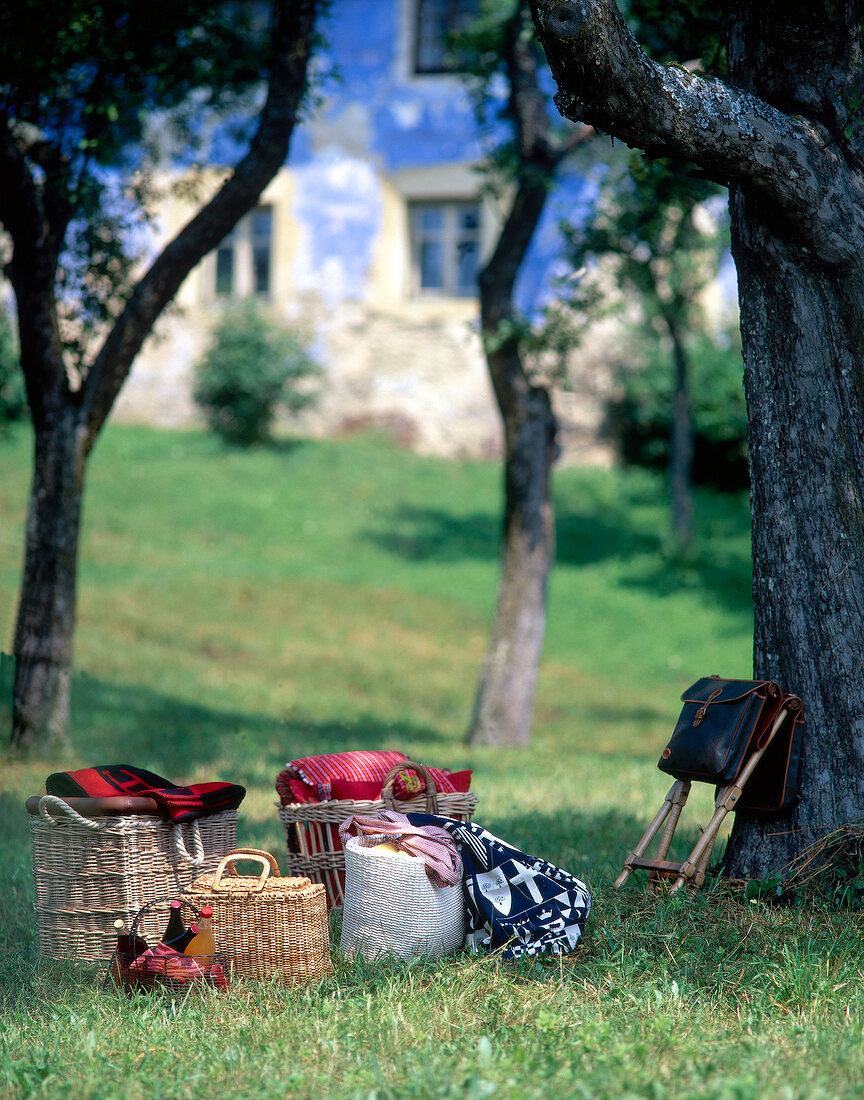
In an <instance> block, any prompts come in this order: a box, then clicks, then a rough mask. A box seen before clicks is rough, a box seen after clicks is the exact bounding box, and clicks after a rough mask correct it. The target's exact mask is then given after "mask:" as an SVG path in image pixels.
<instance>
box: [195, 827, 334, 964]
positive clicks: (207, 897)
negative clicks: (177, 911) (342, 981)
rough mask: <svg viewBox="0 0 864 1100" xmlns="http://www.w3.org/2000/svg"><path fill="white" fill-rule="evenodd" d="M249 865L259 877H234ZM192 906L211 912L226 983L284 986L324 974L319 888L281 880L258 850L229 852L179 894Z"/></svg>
mask: <svg viewBox="0 0 864 1100" xmlns="http://www.w3.org/2000/svg"><path fill="white" fill-rule="evenodd" d="M244 860H251V861H253V862H255V863H256V864H258V866H259V867H260V874H256V875H239V874H238V873H237V870H236V864H237V863H239V862H241V861H244ZM184 897H186V898H188V899H189V900H190V901H191V902H192V904H194V905H196V906H199V907H200V906H201V905H210V906H212V907H213V934H214V936H215V937H216V948H217V951H218V952H219V954H220V955H224V957H225V959H226V962H227V964H228V967H229V969H230V972H231V975H232V977H235V978H237V977H246V978H269V977H271V976H272V977H276V978H279V979H280V980H281V981H284V982H286V983H288V984H290V985H296V984H299V983H300V982H304V981H309V980H311V979H314V978H319V977H322V976H323V975H324V974H329V973H330V972H331V970H332V964H331V961H330V937H329V932H328V928H327V899H326V894H325V890H324V887H323V886H322V885H321V884H320V883H312V882H310V881H309V879H308V878H301V877H291V878H282V877H280V875H279V865H278V864H277V862H276V860H275V858H274V857H273V856H272V855H271V854H270V853H269V852H264V851H261V850H260V849H258V848H237V849H235V850H234V851H233V852H229V853H228V854H227V855H226V856H225V857H224V858H223V859H222V860H221V861H220V863H219V866H218V867H217V868H216V870H215V871H214V872H213V873H212V874H206V875H200V876H199V877H198V878H196V879H195V881H194V882H192V883H191V884H190V886H189V887H188V888H187V889H186V890H185V891H184Z"/></svg>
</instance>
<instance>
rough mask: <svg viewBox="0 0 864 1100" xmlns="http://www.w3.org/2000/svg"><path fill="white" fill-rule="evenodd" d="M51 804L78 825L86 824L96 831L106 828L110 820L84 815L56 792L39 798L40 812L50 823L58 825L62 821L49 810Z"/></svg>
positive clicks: (54, 825)
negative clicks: (94, 819) (100, 819)
mask: <svg viewBox="0 0 864 1100" xmlns="http://www.w3.org/2000/svg"><path fill="white" fill-rule="evenodd" d="M49 806H51V807H53V808H54V809H55V810H59V811H60V813H61V814H62V815H63V816H64V817H68V818H69V820H70V821H74V822H75V823H76V824H77V825H84V826H86V828H88V829H93V831H94V832H99V831H100V830H101V829H104V828H105V827H106V826H107V825H108V822H107V821H105V820H102V821H93V820H92V819H91V818H89V817H82V816H81V814H79V813H78V811H77V810H73V809H72V807H71V806H70V805H69V803H68V802H64V801H63V799H62V798H58V797H57V795H56V794H43V795H42V797H41V798H40V799H39V813H40V815H41V816H42V817H43V818H44V819H45V821H47V822H48V824H49V825H51V826H53V827H55V828H56V827H57V826H58V825H59V824H60V822H59V821H58V820H57V818H56V817H54V816H53V815H52V814H50V813H49V812H48V807H49Z"/></svg>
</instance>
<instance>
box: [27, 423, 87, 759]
mask: <svg viewBox="0 0 864 1100" xmlns="http://www.w3.org/2000/svg"><path fill="white" fill-rule="evenodd" d="M85 462H86V455H85V447H84V436H83V433H82V432H81V431H80V430H79V429H78V428H77V422H76V420H75V418H74V417H72V416H69V415H66V416H63V414H62V413H60V414H58V416H57V419H56V420H55V421H54V424H53V427H52V428H50V429H46V430H42V431H38V432H37V433H36V435H35V439H34V463H33V471H34V472H33V484H32V486H31V490H30V503H29V509H28V514H27V531H26V536H25V539H26V541H25V551H24V571H23V579H22V583H21V597H20V603H19V608H18V619H17V623H16V628H15V641H14V655H15V685H14V689H13V697H12V743H13V744H14V745H16V746H17V747H18V748H20V749H32V748H34V747H37V746H38V747H39V748H54V747H56V746H57V745H59V744H62V743H64V742H65V741H66V738H67V730H68V724H69V687H70V676H71V668H72V639H73V634H74V627H75V586H76V572H77V548H78V534H79V526H80V519H81V501H82V491H83V486H84V467H85Z"/></svg>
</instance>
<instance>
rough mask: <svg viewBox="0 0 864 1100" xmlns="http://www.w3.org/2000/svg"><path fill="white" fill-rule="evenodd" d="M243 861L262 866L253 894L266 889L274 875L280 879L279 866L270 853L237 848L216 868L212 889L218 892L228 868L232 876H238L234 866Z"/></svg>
mask: <svg viewBox="0 0 864 1100" xmlns="http://www.w3.org/2000/svg"><path fill="white" fill-rule="evenodd" d="M241 859H251V860H254V861H255V862H256V863H260V864H261V877H260V878H259V879H258V882H257V883H256V885H255V886H253V887H252V891H253V893H256V894H259V893H260V892H261V891H262V890H263V889H264V884H265V882H266V881H267V879H268V878H269V877H270V873H271V871H272V873H273V874H274V875H275V876H276V877H277V878H279V864H278V863H277V862H276V860H275V858H274V857H273V856H272V855H271V854H270V853H269V852H264V851H262V850H261V849H260V848H235V849H234V850H233V851H232V852H229V853H228V855H227V856H223V857H222V859H221V860H220V861H219V866H218V867H217V868H216V873H215V874H214V875H213V887H212V889H213V890H214V891H215V890H218V889H219V886H220V884H221V882H222V875H223V874H224V872H225V870H226V868H227V867H229V866H230V867H231V868H232V871H231V873H232V874H235V875H236V874H237V872H236V870H235V869H234V866H233V865H234V864H235V863H237V862H238V860H241Z"/></svg>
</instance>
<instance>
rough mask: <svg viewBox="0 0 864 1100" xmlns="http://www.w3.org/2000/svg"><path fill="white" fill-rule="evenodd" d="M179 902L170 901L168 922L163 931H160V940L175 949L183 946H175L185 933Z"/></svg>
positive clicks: (180, 949)
mask: <svg viewBox="0 0 864 1100" xmlns="http://www.w3.org/2000/svg"><path fill="white" fill-rule="evenodd" d="M181 904H182V903H181V902H179V901H172V902H171V912H170V913H169V915H168V923H167V925H166V926H165V931H164V932H163V933H162V942H163V943H164V944H166V945H167V946H168V947H173V948H174V949H175V951H177V950H179V951H182V950H183V948H182V947H180V948H178V947H177V943H178V941H180V940H181V939H182V938H183V937H184V936H185V934H186V931H187V929H186V925H185V924H184V923H183V918H182V916H181V915H180V908H181Z"/></svg>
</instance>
